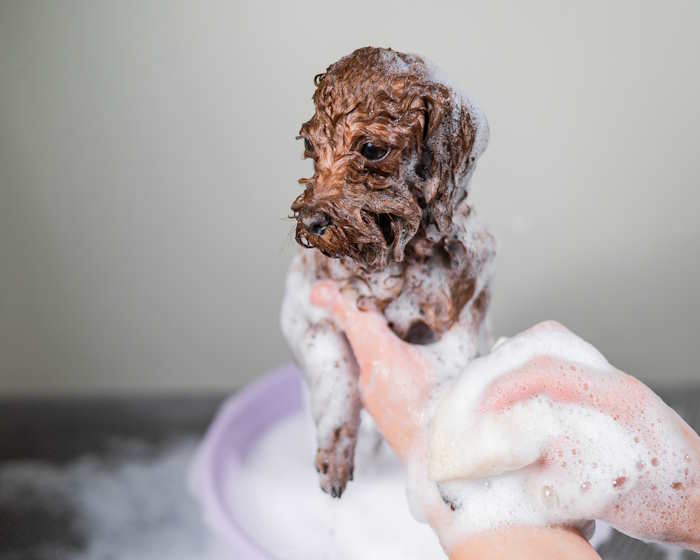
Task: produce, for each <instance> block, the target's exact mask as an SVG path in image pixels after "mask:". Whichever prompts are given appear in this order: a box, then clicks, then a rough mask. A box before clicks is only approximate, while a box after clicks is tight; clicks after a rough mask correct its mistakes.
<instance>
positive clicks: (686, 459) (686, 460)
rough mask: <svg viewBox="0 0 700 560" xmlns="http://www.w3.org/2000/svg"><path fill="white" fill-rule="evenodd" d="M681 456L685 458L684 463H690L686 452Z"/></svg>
mask: <svg viewBox="0 0 700 560" xmlns="http://www.w3.org/2000/svg"><path fill="white" fill-rule="evenodd" d="M683 458H684V459H685V462H686V463H690V455H688V454H687V453H686V454H685V457H683Z"/></svg>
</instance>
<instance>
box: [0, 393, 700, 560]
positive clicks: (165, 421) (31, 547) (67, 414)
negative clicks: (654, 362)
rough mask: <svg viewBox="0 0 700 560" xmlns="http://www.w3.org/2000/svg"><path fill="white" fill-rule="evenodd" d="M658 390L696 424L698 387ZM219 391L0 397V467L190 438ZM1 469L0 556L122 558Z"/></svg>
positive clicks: (63, 461) (633, 545) (641, 555)
mask: <svg viewBox="0 0 700 560" xmlns="http://www.w3.org/2000/svg"><path fill="white" fill-rule="evenodd" d="M659 394H661V396H662V397H663V398H664V400H665V401H666V402H667V403H668V404H669V405H671V406H672V407H673V408H675V409H676V410H677V411H678V412H679V413H680V414H681V416H683V417H684V418H685V419H686V420H687V421H688V423H689V424H691V425H692V426H693V427H694V428H695V429H700V386H697V387H694V388H689V389H673V390H668V391H663V390H662V391H659ZM224 398H225V397H224V396H223V395H209V396H196V397H193V396H183V397H181V396H168V397H133V396H122V397H99V398H97V397H90V398H49V399H42V398H30V399H27V398H12V399H0V419H1V420H0V469H2V468H3V467H4V466H7V465H11V466H12V468H13V469H14V471H13V472H14V473H15V475H16V474H17V473H18V472H20V471H21V469H22V468H24V467H23V465H25V464H26V465H27V468H30V466H31V465H48V468H50V469H60V468H63V466H66V465H71V464H73V463H75V462H76V461H79V460H80V459H81V458H83V457H85V456H89V457H92V458H93V460H96V461H100V460H105V461H107V460H108V458H109V457H110V455H113V454H114V449H115V445H117V446H118V445H123V442H125V441H132V442H133V441H138V442H139V446H140V449H141V453H143V449H144V448H147V449H162V448H164V447H167V446H168V445H169V443H170V442H177V441H186V440H188V438H189V441H192V442H194V440H195V439H196V438H198V437H200V436H201V434H202V433H203V432H204V430H205V429H206V426H207V425H208V424H209V422H210V421H211V419H212V418H213V416H214V414H215V412H216V409H217V407H218V405H219V404H220V403H221V402H222V400H223V399H224ZM115 442H116V443H115ZM119 442H122V443H121V444H120V443H119ZM52 472H53V471H52ZM1 475H2V470H0V560H63V559H73V558H80V559H81V560H82V559H86V560H87V559H90V560H92V558H94V559H95V560H107V559H109V560H126V558H125V557H124V558H122V557H119V556H114V555H104V554H102V553H100V554H99V555H96V556H90V555H89V554H88V555H87V556H85V555H81V552H80V551H81V550H82V549H84V547H85V546H86V545H85V542H86V540H85V537H84V536H83V535H81V534H80V530H79V529H76V527H75V524H74V523H72V522H71V516H72V515H73V512H72V511H71V509H70V508H65V509H63V508H61V507H58V508H56V507H55V504H54V505H52V506H51V508H50V509H51V511H40V508H39V509H37V507H34V509H29V510H27V509H24V508H23V506H22V505H21V502H19V501H18V500H17V497H16V495H13V492H12V489H10V488H7V487H6V488H3V487H2V484H3V481H4V483H5V484H10V483H9V482H8V480H10V481H13V480H14V481H16V480H17V479H16V477H15V478H12V477H9V478H7V477H6V478H3V477H2V476H1ZM15 484H16V482H15ZM27 488H28V489H29V490H31V492H35V493H36V492H37V491H40V489H41V487H40V486H37V485H29V486H27ZM37 488H39V490H37ZM29 490H28V491H29ZM35 503H39V504H41V503H42V502H41V501H38V502H35ZM20 510H21V511H20ZM599 552H600V553H601V555H602V556H603V558H604V559H607V558H610V559H615V560H622V559H634V560H644V559H657V558H658V559H663V558H665V557H666V555H665V552H663V551H662V550H660V549H658V548H656V547H654V546H650V545H645V544H643V543H641V542H639V541H635V540H633V539H630V538H627V537H625V536H623V535H620V534H619V533H615V535H614V536H613V537H612V538H611V539H609V540H607V541H606V542H604V543H603V544H602V545H601V546H600V547H599ZM96 554H97V553H96ZM678 558H682V559H683V560H689V559H691V558H692V559H696V558H697V559H700V555H695V554H692V553H690V552H684V553H683V554H682V555H681V556H679V557H678ZM158 560H160V558H158Z"/></svg>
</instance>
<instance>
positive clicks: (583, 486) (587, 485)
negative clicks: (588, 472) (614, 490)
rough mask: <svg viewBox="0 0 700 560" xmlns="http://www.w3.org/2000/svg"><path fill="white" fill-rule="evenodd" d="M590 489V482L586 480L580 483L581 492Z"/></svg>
mask: <svg viewBox="0 0 700 560" xmlns="http://www.w3.org/2000/svg"><path fill="white" fill-rule="evenodd" d="M590 489H591V483H590V482H589V481H587V480H585V481H583V482H582V483H581V492H588V491H589V490H590Z"/></svg>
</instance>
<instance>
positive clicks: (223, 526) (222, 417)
mask: <svg viewBox="0 0 700 560" xmlns="http://www.w3.org/2000/svg"><path fill="white" fill-rule="evenodd" d="M301 406H302V380H301V375H300V372H299V370H298V369H297V368H296V367H295V366H293V365H286V366H283V367H281V368H279V369H277V370H275V371H273V372H272V373H269V374H267V375H265V376H264V377H262V378H261V379H259V380H258V381H256V382H255V383H253V384H251V385H249V386H248V387H246V388H245V389H244V390H242V391H240V392H238V393H236V394H235V395H234V396H232V397H230V398H229V399H228V400H227V401H226V402H224V404H223V405H221V408H220V409H219V411H218V413H217V415H216V418H215V419H214V421H213V422H212V424H211V426H209V429H208V430H207V433H206V435H205V436H204V440H203V441H202V443H201V445H200V447H199V450H198V451H197V454H196V456H195V458H194V461H193V463H192V468H191V471H190V488H191V490H192V492H193V494H194V495H195V496H196V498H197V499H198V500H199V502H200V504H201V506H202V512H203V515H204V518H205V521H206V523H207V524H208V525H209V527H210V528H211V529H212V530H213V531H214V532H215V533H216V535H217V536H218V537H219V538H220V539H221V540H222V541H223V542H224V543H226V545H227V546H229V547H230V550H231V558H236V559H239V558H240V559H246V560H274V559H273V557H272V555H271V554H269V553H268V552H266V551H265V550H264V548H263V546H262V544H260V543H257V542H255V541H254V540H253V539H252V538H251V537H249V536H248V535H247V534H246V533H245V531H244V530H243V529H242V528H241V526H240V524H239V523H238V521H237V519H236V517H235V515H234V514H233V512H232V511H231V510H230V508H229V507H228V505H227V504H226V501H225V497H224V496H225V489H224V483H225V481H226V480H228V481H230V480H234V481H235V479H236V476H237V473H238V472H240V469H241V462H242V460H243V458H244V457H245V456H246V454H247V453H248V451H249V450H250V449H251V448H252V447H253V445H254V444H255V442H256V441H257V440H258V439H259V438H260V436H262V434H263V433H264V432H265V431H266V430H267V429H268V428H269V427H270V426H271V425H273V424H274V423H276V422H278V421H279V420H281V419H283V418H285V417H286V416H288V415H290V414H293V413H294V412H297V411H298V410H299V409H300V408H301Z"/></svg>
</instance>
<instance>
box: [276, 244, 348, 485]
mask: <svg viewBox="0 0 700 560" xmlns="http://www.w3.org/2000/svg"><path fill="white" fill-rule="evenodd" d="M310 264H311V263H309V261H308V260H306V261H305V260H304V259H303V258H302V257H301V255H297V257H296V258H295V259H294V261H293V262H292V265H291V267H290V269H289V274H288V276H287V286H286V291H285V295H284V300H283V302H282V316H281V323H282V331H283V332H284V335H285V337H286V338H287V340H288V342H289V345H290V346H291V348H292V351H293V352H294V355H295V357H296V359H297V362H298V363H299V366H300V367H301V368H302V370H303V371H304V375H305V378H306V383H307V386H308V388H309V396H310V401H311V402H310V404H311V413H312V415H313V419H314V422H315V424H316V440H317V444H318V450H317V453H316V461H315V462H316V469H317V470H318V472H319V476H320V482H321V488H322V489H323V490H324V491H325V492H328V493H329V494H331V495H332V496H334V497H340V496H341V495H342V493H343V491H344V490H345V486H346V484H347V482H348V480H351V479H352V476H353V465H354V455H355V443H356V442H357V434H358V428H359V423H360V408H361V404H360V395H359V391H358V388H357V377H358V368H357V363H356V362H355V357H354V356H353V353H352V350H351V349H350V345H349V344H348V342H347V340H346V338H345V335H344V334H343V332H342V331H341V330H340V329H339V328H338V327H337V325H336V324H335V323H334V322H333V320H332V318H331V317H330V315H329V314H328V313H327V312H326V311H325V310H322V309H320V308H317V307H315V306H312V305H311V302H310V301H309V295H310V292H311V285H312V283H313V281H314V271H313V269H312V268H311V266H310Z"/></svg>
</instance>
